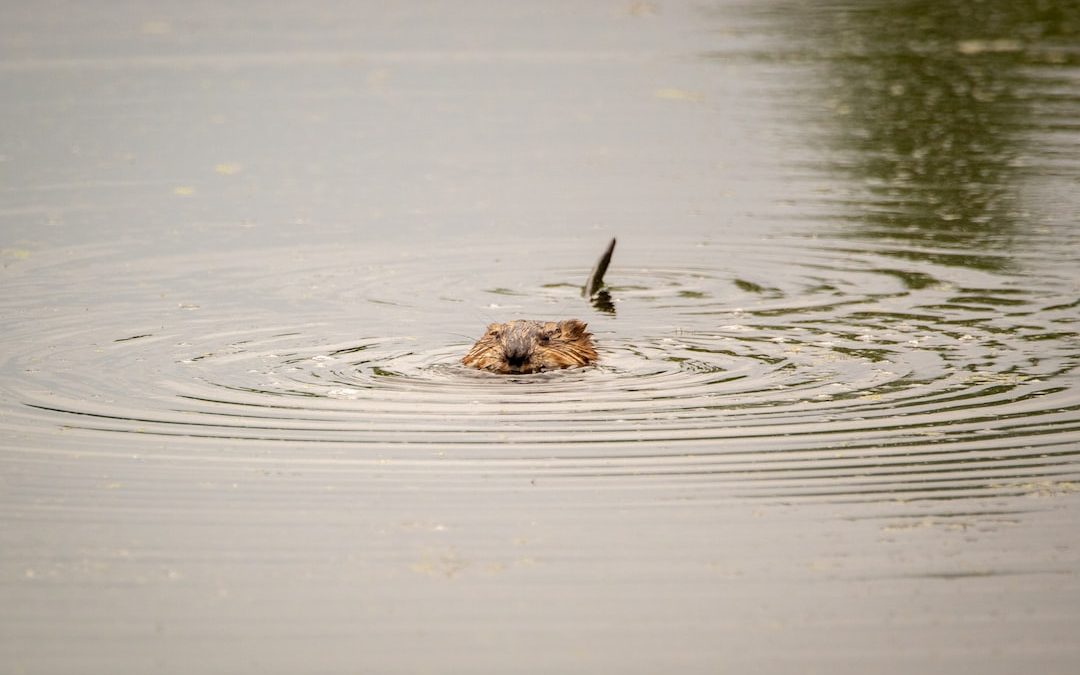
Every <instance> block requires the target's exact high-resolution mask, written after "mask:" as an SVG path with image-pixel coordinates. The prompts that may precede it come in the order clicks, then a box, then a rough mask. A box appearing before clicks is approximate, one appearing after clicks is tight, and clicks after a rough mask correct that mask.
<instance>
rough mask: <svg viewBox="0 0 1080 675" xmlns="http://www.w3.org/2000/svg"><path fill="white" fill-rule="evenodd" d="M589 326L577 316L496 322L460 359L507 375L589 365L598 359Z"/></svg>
mask: <svg viewBox="0 0 1080 675" xmlns="http://www.w3.org/2000/svg"><path fill="white" fill-rule="evenodd" d="M587 328H588V326H586V325H585V324H584V323H583V322H581V321H578V320H577V319H567V320H566V321H529V320H525V319H518V320H516V321H507V322H506V323H493V324H491V325H489V326H488V327H487V330H486V331H484V334H483V336H481V337H480V339H479V340H477V341H476V344H474V345H473V346H472V349H470V350H469V353H468V354H466V355H465V356H464V358H462V359H461V362H462V363H464V364H465V365H466V366H471V367H473V368H479V369H481V370H489V371H491V372H494V373H502V374H504V375H509V374H514V373H536V372H539V371H542V370H557V369H559V368H577V367H579V366H587V365H589V364H590V363H594V362H595V361H596V358H597V356H596V349H594V348H593V342H592V333H589V332H588V330H587Z"/></svg>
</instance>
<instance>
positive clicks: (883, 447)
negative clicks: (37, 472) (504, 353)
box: [0, 239, 1080, 500]
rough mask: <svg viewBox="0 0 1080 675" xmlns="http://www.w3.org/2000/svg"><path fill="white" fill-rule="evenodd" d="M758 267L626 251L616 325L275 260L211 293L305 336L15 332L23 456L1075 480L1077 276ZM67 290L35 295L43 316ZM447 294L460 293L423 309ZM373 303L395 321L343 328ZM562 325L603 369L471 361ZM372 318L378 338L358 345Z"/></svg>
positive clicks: (542, 290) (555, 273)
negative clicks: (352, 311) (496, 336)
mask: <svg viewBox="0 0 1080 675" xmlns="http://www.w3.org/2000/svg"><path fill="white" fill-rule="evenodd" d="M795 246H799V247H800V255H796V254H795V253H794V252H793V250H792V247H795ZM737 247H738V248H739V250H741V251H742V252H743V255H741V256H740V257H739V259H738V260H737V261H733V260H729V259H725V258H724V257H723V256H721V257H720V258H719V259H717V255H716V251H715V249H713V248H711V247H710V246H707V245H706V246H700V245H699V246H697V247H696V248H695V249H694V250H695V251H696V254H695V255H693V256H689V258H690V260H687V258H688V256H687V255H686V254H685V251H676V250H675V249H674V247H673V248H672V249H670V250H665V251H660V252H653V253H652V256H651V257H652V259H653V260H656V261H657V262H658V264H655V265H649V266H641V265H637V264H635V261H634V259H633V257H634V256H633V252H632V249H631V250H630V251H629V252H625V251H624V252H623V260H622V261H620V262H621V264H619V265H616V266H614V267H613V269H612V272H611V273H610V278H609V282H610V283H611V287H610V292H611V294H612V297H613V298H614V299H615V300H616V309H617V313H616V314H615V315H614V316H599V317H597V316H592V317H589V316H587V315H585V311H586V308H585V307H584V305H583V303H581V300H580V298H578V297H577V294H576V287H575V286H574V284H573V280H575V279H579V278H582V275H583V269H584V268H583V267H574V266H571V265H566V266H558V265H557V266H552V267H550V268H547V269H545V268H540V269H537V270H536V271H535V273H534V274H535V278H534V279H532V280H531V281H530V280H529V279H526V280H525V281H524V282H523V283H522V285H520V286H511V281H512V280H510V279H508V278H507V277H508V275H502V274H500V275H498V278H497V279H477V278H475V277H473V276H470V275H469V274H468V273H467V271H466V270H464V269H463V268H461V267H460V266H455V264H454V262H453V261H454V256H453V255H448V256H446V257H439V258H436V259H432V258H430V257H422V256H413V257H403V258H400V259H399V260H397V261H394V262H392V263H386V262H383V263H378V264H356V263H355V262H353V263H348V264H344V263H342V261H341V260H340V258H339V257H335V255H334V254H332V253H330V252H320V251H309V252H307V254H306V255H305V256H304V260H303V264H301V265H295V264H294V265H293V266H292V267H291V268H290V267H289V266H288V262H289V261H290V260H282V259H279V260H277V263H278V264H277V267H278V268H281V269H284V270H285V271H284V272H283V273H281V274H277V275H273V276H267V275H265V274H261V273H258V272H257V271H256V270H255V269H254V268H250V267H245V266H243V265H233V266H231V267H229V268H228V269H224V270H222V269H219V270H217V271H216V272H215V274H214V275H211V276H213V277H216V278H215V281H214V283H219V282H220V277H221V276H222V275H224V276H226V277H228V282H229V283H230V284H233V285H234V286H235V287H238V288H246V289H248V290H247V291H246V296H248V298H247V300H250V298H252V297H266V298H271V299H274V300H275V301H278V302H280V301H282V300H283V299H284V301H285V303H286V306H287V308H288V309H289V312H290V313H289V314H288V315H286V314H284V313H282V311H280V310H270V309H267V310H259V309H254V308H252V307H251V306H245V307H244V309H243V310H241V309H240V308H238V307H237V306H231V305H222V306H217V307H215V306H211V305H208V304H200V303H199V302H195V301H186V300H184V301H178V302H175V303H167V304H165V305H161V306H159V307H157V308H154V309H152V310H150V311H147V310H146V303H145V302H143V303H142V304H141V305H139V306H140V307H142V309H141V310H140V311H139V312H136V311H134V310H133V307H134V306H135V305H133V304H131V303H129V302H128V301H127V300H126V299H125V298H123V296H119V297H120V298H121V299H120V300H116V301H113V303H112V304H111V305H109V306H108V307H106V308H105V309H106V310H109V311H104V312H102V313H101V314H100V317H99V318H98V319H95V320H94V321H92V322H88V321H86V320H85V319H84V318H83V317H82V316H78V315H74V314H73V313H71V312H64V311H56V307H54V308H53V311H48V310H33V309H31V308H30V306H29V305H28V306H27V308H26V309H25V310H23V311H25V312H27V313H36V315H35V316H34V317H33V319H34V320H33V321H32V322H27V323H32V324H33V325H34V332H33V334H31V333H29V332H27V333H24V334H21V335H20V334H18V333H16V334H15V335H14V336H13V340H14V341H15V343H16V344H17V345H18V349H17V350H16V351H14V352H12V353H10V354H9V355H8V356H7V358H6V360H5V362H4V371H5V374H6V375H7V377H5V382H6V383H7V384H6V386H7V387H9V389H8V391H7V392H6V394H5V398H6V399H7V400H8V401H9V403H8V404H7V408H6V409H5V411H4V415H3V417H2V419H0V424H2V425H3V426H4V427H6V428H7V431H9V432H11V434H12V437H28V436H33V435H35V434H41V433H45V432H43V431H42V429H55V430H59V432H60V433H61V435H62V436H66V437H67V438H71V437H72V436H71V435H72V434H74V435H75V437H76V438H78V439H79V440H78V442H72V444H71V445H70V446H69V445H65V444H53V445H54V447H56V448H58V449H56V450H53V451H54V452H71V453H79V454H81V455H93V454H95V453H103V454H110V453H122V452H126V450H125V448H127V447H128V445H127V444H126V443H127V440H125V439H131V441H132V445H133V446H134V445H138V446H140V447H142V448H143V449H142V450H140V452H139V454H140V456H141V457H142V458H144V459H148V460H149V459H157V460H160V461H169V462H218V461H220V462H245V463H252V464H253V465H282V466H284V465H288V466H293V467H308V468H316V467H319V466H325V465H329V466H338V467H339V468H340V469H341V470H343V471H348V470H350V469H353V470H356V469H359V468H365V467H366V468H367V469H370V468H372V467H378V466H387V465H392V466H393V467H394V470H395V474H394V475H395V476H397V477H398V479H399V480H410V481H420V482H424V481H444V482H443V483H441V484H442V485H444V486H447V485H450V486H452V485H455V484H459V486H460V487H461V488H462V489H466V488H467V486H468V485H469V484H470V481H476V480H478V479H480V478H484V479H486V480H490V479H498V478H501V479H505V480H517V479H529V480H534V481H535V480H544V481H559V482H560V484H563V485H564V486H565V487H567V489H573V488H575V486H576V487H582V486H584V485H586V484H588V485H590V486H592V488H594V489H607V488H619V489H637V490H652V491H656V490H660V491H661V493H657V494H662V493H663V491H664V490H667V489H670V488H672V487H678V488H679V490H680V491H681V492H680V494H683V495H684V496H687V495H695V496H696V497H697V498H709V497H716V496H725V495H726V496H728V497H732V496H743V497H755V498H768V499H774V500H775V499H782V500H790V499H818V500H821V499H824V500H867V499H870V500H892V499H916V498H918V499H944V498H955V497H958V496H967V497H970V496H980V495H981V496H993V495H1001V494H1009V493H1026V492H1031V491H1038V490H1044V489H1059V490H1071V489H1072V486H1075V485H1076V482H1075V481H1076V478H1077V474H1078V471H1077V468H1076V467H1077V454H1080V451H1077V450H1075V448H1076V447H1077V441H1078V440H1080V422H1077V420H1078V419H1080V415H1078V412H1080V396H1078V395H1077V389H1076V386H1075V385H1076V378H1075V368H1076V365H1077V362H1078V356H1080V346H1078V340H1077V332H1076V320H1077V317H1076V314H1077V311H1076V310H1077V301H1076V300H1075V298H1073V297H1070V295H1069V293H1070V292H1073V291H1074V289H1072V288H1071V286H1070V285H1069V283H1068V282H1065V281H1063V280H1062V278H1058V277H1056V276H1055V275H1054V274H1043V275H1040V276H1038V277H1035V276H1024V275H1022V274H1015V275H1010V276H1002V275H1001V274H1000V273H995V274H988V273H984V272H980V271H978V270H958V269H956V268H950V267H948V266H945V265H942V264H940V263H934V262H929V261H927V260H926V259H922V260H917V261H915V262H912V263H911V264H909V265H906V266H898V265H897V264H896V263H895V261H893V262H890V259H891V257H890V256H889V255H888V253H887V252H883V251H882V250H871V249H862V250H853V249H851V248H850V247H845V246H840V245H838V243H837V242H836V241H819V242H816V243H815V245H814V246H813V247H808V246H807V245H806V242H805V241H799V240H797V239H789V240H768V241H755V240H749V241H745V242H739V244H738V245H737ZM268 255H272V254H268ZM665 256H666V257H667V258H668V259H669V260H670V262H669V263H668V264H660V263H663V261H664V259H665ZM679 260H681V261H682V262H683V263H685V264H677V263H676V262H675V261H679ZM790 260H800V262H799V263H798V264H791V263H790V262H784V261H790ZM66 264H67V265H70V264H71V263H66ZM81 265H82V266H88V267H89V269H80V270H79V273H80V274H84V275H85V274H87V273H94V272H96V271H98V270H97V268H96V266H97V265H98V263H96V262H94V261H93V260H90V261H83V262H82V263H81ZM176 265H177V262H176V261H167V264H166V263H165V262H164V261H150V262H148V263H147V264H146V267H145V269H140V270H137V272H136V273H137V274H138V275H140V276H141V278H142V283H143V285H144V288H145V289H146V291H147V292H150V293H153V292H156V289H157V287H158V286H161V287H166V286H169V287H173V283H174V281H175V279H172V278H162V277H160V276H159V277H155V276H154V275H153V273H152V272H151V270H152V268H154V267H155V266H156V267H159V268H161V269H170V268H172V269H175V267H176ZM1062 277H1064V275H1062ZM41 278H42V277H41V276H40V275H34V274H28V275H26V276H25V277H23V278H21V279H19V280H17V282H19V283H21V284H22V289H21V290H22V291H24V297H25V294H27V293H29V294H32V293H33V292H34V290H35V284H38V283H39V282H40V279H41ZM492 280H494V281H496V282H497V284H494V285H489V284H487V282H488V281H492ZM123 282H124V280H117V283H118V284H121V285H122V284H123ZM190 283H192V282H189V284H190ZM436 287H437V288H439V292H438V294H437V297H436V298H435V299H431V298H427V299H425V298H421V297H418V296H417V295H416V293H415V292H414V291H413V290H412V289H415V288H436ZM305 289H306V291H307V292H304V291H305ZM493 289H494V290H493ZM36 290H37V291H38V292H42V291H45V290H47V289H45V288H43V287H37V288H36ZM205 290H206V289H205V288H201V287H200V286H199V284H198V283H197V282H195V283H194V284H193V285H191V286H190V287H188V288H186V289H183V290H182V293H181V294H182V295H183V296H184V297H190V298H197V297H200V296H201V295H203V294H204V292H205ZM69 292H70V291H69ZM174 293H175V291H174ZM343 295H344V296H345V297H344V298H343V297H342V296H343ZM71 300H72V301H73V302H77V301H78V298H72V299H71ZM374 300H378V301H379V303H380V305H381V307H382V309H378V310H373V309H365V310H362V311H360V312H358V316H357V317H350V318H349V319H346V320H342V321H331V320H329V319H328V316H329V314H328V311H329V310H328V308H334V309H333V311H340V307H342V306H352V307H364V306H367V307H371V305H370V303H366V301H374ZM245 301H246V300H245ZM334 303H338V305H337V306H336V308H335V305H334ZM463 308H464V310H465V311H463ZM140 312H141V313H140ZM468 314H471V315H472V316H471V317H470V316H463V315H468ZM541 314H542V315H545V316H564V315H572V314H578V315H585V316H586V318H588V319H589V320H590V323H591V325H592V329H593V331H594V332H595V334H596V336H597V341H598V345H599V348H600V354H601V361H600V364H599V365H598V366H596V367H592V368H586V369H580V370H572V371H560V372H550V373H540V374H536V375H523V376H498V375H492V374H489V373H485V372H480V371H474V370H471V369H467V368H465V367H463V366H461V365H460V363H459V361H458V360H459V358H460V356H461V354H462V353H463V352H464V351H465V350H466V348H467V347H468V344H469V342H470V340H469V338H468V337H467V336H469V335H470V334H471V333H472V332H475V331H476V330H478V329H479V328H480V327H482V325H483V323H484V322H485V321H486V320H488V318H500V319H502V318H510V316H511V315H513V316H520V315H528V316H537V315H541ZM364 324H368V327H367V332H366V333H360V334H361V335H366V337H355V336H350V335H349V333H350V332H352V331H353V330H355V329H357V328H358V327H363V325H364ZM403 328H406V329H408V330H402V329H403ZM447 335H452V336H453V337H450V338H449V339H447V337H446V336H447ZM11 402H14V403H11ZM27 447H28V448H33V446H32V445H31V446H27ZM305 448H306V449H305ZM11 450H13V451H15V452H16V453H17V452H18V451H19V448H18V447H15V448H11ZM41 452H45V451H42V450H40V449H27V450H26V451H25V453H24V455H25V461H32V455H35V454H38V453H41ZM446 481H449V482H446ZM455 481H458V482H459V483H455ZM485 485H488V484H487V483H485ZM1032 486H1035V487H1032ZM1047 486H1050V487H1047ZM687 490H689V492H686V491H687Z"/></svg>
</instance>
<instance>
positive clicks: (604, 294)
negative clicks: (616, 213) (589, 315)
mask: <svg viewBox="0 0 1080 675" xmlns="http://www.w3.org/2000/svg"><path fill="white" fill-rule="evenodd" d="M614 250H615V240H614V239H612V240H611V243H610V244H608V245H607V249H605V250H604V254H603V255H601V256H600V259H599V260H597V261H596V265H595V266H594V267H593V268H592V273H590V274H589V279H588V280H587V281H586V282H585V285H584V286H582V287H581V295H582V296H583V297H585V298H586V299H587V300H588V301H589V303H590V304H591V305H592V306H593V308H594V309H596V311H598V312H603V313H604V314H614V313H615V301H614V300H612V299H611V294H610V293H608V291H607V289H606V288H604V272H607V267H608V263H610V262H611V253H612V252H613V251H614Z"/></svg>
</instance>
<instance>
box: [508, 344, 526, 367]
mask: <svg viewBox="0 0 1080 675" xmlns="http://www.w3.org/2000/svg"><path fill="white" fill-rule="evenodd" d="M528 360H529V348H528V347H525V346H521V345H514V346H511V347H507V349H506V365H508V366H511V367H512V368H520V367H522V366H524V365H525V363H526V362H527V361H528Z"/></svg>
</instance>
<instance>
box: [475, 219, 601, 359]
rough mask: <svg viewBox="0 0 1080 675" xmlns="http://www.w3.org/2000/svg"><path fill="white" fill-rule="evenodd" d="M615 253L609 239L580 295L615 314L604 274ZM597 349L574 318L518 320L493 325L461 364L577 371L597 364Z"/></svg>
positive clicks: (586, 331) (599, 307)
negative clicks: (605, 288)
mask: <svg viewBox="0 0 1080 675" xmlns="http://www.w3.org/2000/svg"><path fill="white" fill-rule="evenodd" d="M614 250H615V240H614V239H612V240H611V242H610V243H609V244H608V245H607V248H606V249H605V250H604V253H603V254H602V255H601V256H600V259H599V260H598V261H597V263H596V265H595V266H594V267H593V269H592V273H591V274H589V279H588V281H586V282H585V286H584V287H583V288H582V289H581V294H582V295H583V296H584V297H586V298H587V299H589V300H590V301H591V302H592V303H593V306H594V307H596V308H597V309H599V310H601V311H606V312H609V313H613V312H614V307H613V306H612V305H611V297H610V295H608V294H607V291H606V290H604V272H606V271H607V268H608V263H610V262H611V253H612V251H614ZM596 359H597V355H596V348H595V347H593V341H592V333H590V332H589V331H588V326H587V325H586V324H585V323H584V322H582V321H578V320H577V319H567V320H565V321H530V320H528V319H517V320H515V321H507V322H506V323H493V324H490V325H489V326H488V327H487V330H485V331H484V334H483V335H482V336H481V337H480V339H479V340H477V341H476V344H474V345H473V346H472V349H470V350H469V353H468V354H466V355H465V356H464V357H463V358H462V359H461V362H462V363H464V364H465V365H466V366H471V367H473V368H479V369H480V370H489V371H491V372H493V373H502V374H503V375H511V374H515V373H538V372H540V371H542V370H558V369H561V368H579V367H581V366H587V365H589V364H590V363H596Z"/></svg>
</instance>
